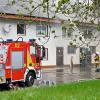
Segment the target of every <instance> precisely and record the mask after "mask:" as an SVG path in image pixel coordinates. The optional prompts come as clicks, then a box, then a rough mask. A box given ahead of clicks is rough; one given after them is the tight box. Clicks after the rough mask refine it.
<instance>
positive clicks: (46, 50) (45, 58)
mask: <svg viewBox="0 0 100 100" xmlns="http://www.w3.org/2000/svg"><path fill="white" fill-rule="evenodd" d="M43 60H48V48H45V57H44V58H43Z"/></svg>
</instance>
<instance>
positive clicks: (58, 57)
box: [56, 47, 64, 66]
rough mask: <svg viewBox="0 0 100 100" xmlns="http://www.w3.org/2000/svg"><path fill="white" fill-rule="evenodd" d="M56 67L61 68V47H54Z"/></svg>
mask: <svg viewBox="0 0 100 100" xmlns="http://www.w3.org/2000/svg"><path fill="white" fill-rule="evenodd" d="M56 65H57V66H63V65H64V63H63V47H56Z"/></svg>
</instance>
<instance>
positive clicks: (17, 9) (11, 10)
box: [0, 0, 53, 18]
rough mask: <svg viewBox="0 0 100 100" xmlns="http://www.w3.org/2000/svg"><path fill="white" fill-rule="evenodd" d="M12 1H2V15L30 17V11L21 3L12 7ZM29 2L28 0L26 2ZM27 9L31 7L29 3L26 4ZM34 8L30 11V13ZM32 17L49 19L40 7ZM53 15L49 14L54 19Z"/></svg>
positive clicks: (0, 0) (0, 3)
mask: <svg viewBox="0 0 100 100" xmlns="http://www.w3.org/2000/svg"><path fill="white" fill-rule="evenodd" d="M9 1H11V0H0V13H8V14H17V15H18V14H19V13H22V14H23V15H29V11H27V10H25V9H24V8H23V7H22V5H23V4H22V5H21V4H20V2H19V1H18V0H16V1H18V2H17V3H16V4H14V5H11V4H10V2H9ZM26 1H27V0H26ZM25 5H26V7H30V5H28V3H27V2H25ZM31 10H32V8H31V9H30V11H31ZM32 16H38V17H46V18H48V15H47V13H46V12H43V9H42V8H41V7H38V8H37V9H36V10H34V12H33V13H32ZM52 16H53V14H52V13H51V12H49V17H50V18H52Z"/></svg>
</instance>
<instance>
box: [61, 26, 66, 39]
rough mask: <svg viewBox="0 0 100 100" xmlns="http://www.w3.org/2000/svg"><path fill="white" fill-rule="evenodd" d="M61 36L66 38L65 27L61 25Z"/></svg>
mask: <svg viewBox="0 0 100 100" xmlns="http://www.w3.org/2000/svg"><path fill="white" fill-rule="evenodd" d="M62 37H63V38H66V28H65V27H62Z"/></svg>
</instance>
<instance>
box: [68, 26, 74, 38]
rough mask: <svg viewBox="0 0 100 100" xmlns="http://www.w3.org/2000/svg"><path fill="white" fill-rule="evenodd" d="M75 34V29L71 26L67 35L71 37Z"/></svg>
mask: <svg viewBox="0 0 100 100" xmlns="http://www.w3.org/2000/svg"><path fill="white" fill-rule="evenodd" d="M72 36H73V29H72V28H69V29H68V30H67V37H68V38H71V37H72Z"/></svg>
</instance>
